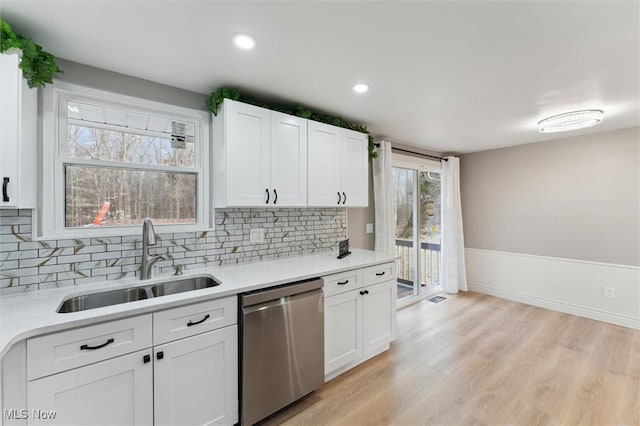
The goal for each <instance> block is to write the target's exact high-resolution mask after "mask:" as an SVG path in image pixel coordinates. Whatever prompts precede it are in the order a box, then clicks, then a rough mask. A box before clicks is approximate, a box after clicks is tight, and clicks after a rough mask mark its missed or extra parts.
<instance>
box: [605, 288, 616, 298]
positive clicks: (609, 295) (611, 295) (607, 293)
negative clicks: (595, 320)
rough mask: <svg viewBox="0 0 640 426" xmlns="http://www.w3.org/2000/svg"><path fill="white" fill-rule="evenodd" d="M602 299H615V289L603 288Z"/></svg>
mask: <svg viewBox="0 0 640 426" xmlns="http://www.w3.org/2000/svg"><path fill="white" fill-rule="evenodd" d="M604 297H606V298H607V299H615V298H616V288H615V287H608V286H605V287H604Z"/></svg>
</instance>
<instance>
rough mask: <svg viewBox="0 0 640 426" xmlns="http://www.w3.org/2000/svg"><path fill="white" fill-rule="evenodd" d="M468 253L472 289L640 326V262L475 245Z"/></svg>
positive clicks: (468, 271) (531, 303)
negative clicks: (609, 290)
mask: <svg viewBox="0 0 640 426" xmlns="http://www.w3.org/2000/svg"><path fill="white" fill-rule="evenodd" d="M465 256H466V263H467V284H468V286H469V290H471V291H476V292H478V293H484V294H489V295H492V296H497V297H502V298H504V299H509V300H515V301H518V302H523V303H527V304H529V305H535V306H540V307H543V308H548V309H553V310H556V311H560V312H566V313H569V314H574V315H578V316H581V317H585V318H591V319H595V320H599V321H605V322H608V323H611V324H617V325H621V326H624V327H629V328H634V329H640V268H639V267H636V266H627V265H615V264H609V263H597V262H587V261H582V260H574V259H561V258H555V257H545V256H535V255H528V254H520V253H508V252H500V251H492V250H481V249H474V248H467V249H465ZM605 287H613V288H614V289H615V298H614V299H609V298H605V297H604V291H605Z"/></svg>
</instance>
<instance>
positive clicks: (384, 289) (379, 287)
mask: <svg viewBox="0 0 640 426" xmlns="http://www.w3.org/2000/svg"><path fill="white" fill-rule="evenodd" d="M395 285H396V283H395V281H386V282H384V283H382V284H376V285H372V286H369V287H366V288H365V290H366V291H367V293H366V294H365V295H364V297H363V298H362V300H363V301H364V303H363V311H364V312H363V323H364V324H363V328H364V330H363V336H364V339H363V340H364V344H363V348H362V350H363V352H364V355H365V356H367V355H371V354H375V353H377V352H379V349H380V348H381V347H383V346H385V345H388V344H389V342H390V341H391V340H392V336H393V323H394V317H395V315H396V307H395V303H394V301H395V299H394V298H393V287H394V286H395Z"/></svg>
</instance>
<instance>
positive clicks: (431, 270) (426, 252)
mask: <svg viewBox="0 0 640 426" xmlns="http://www.w3.org/2000/svg"><path fill="white" fill-rule="evenodd" d="M413 250H414V248H413V241H412V240H396V256H398V260H397V261H396V263H397V269H398V283H401V284H409V285H411V286H413V280H414V262H415V261H414V259H415V253H414V251H413ZM420 250H421V252H420V284H421V285H423V286H432V285H438V284H439V283H440V244H434V243H424V242H422V243H420Z"/></svg>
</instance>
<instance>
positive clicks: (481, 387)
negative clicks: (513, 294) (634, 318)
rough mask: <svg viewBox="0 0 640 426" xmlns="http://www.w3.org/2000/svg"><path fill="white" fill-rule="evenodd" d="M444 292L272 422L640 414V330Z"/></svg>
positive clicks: (528, 420) (600, 421) (563, 419)
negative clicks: (360, 360)
mask: <svg viewBox="0 0 640 426" xmlns="http://www.w3.org/2000/svg"><path fill="white" fill-rule="evenodd" d="M446 296H447V300H445V301H443V302H441V303H438V304H434V303H431V302H427V301H424V302H420V303H418V304H416V305H413V306H410V307H408V308H405V309H402V310H400V311H399V312H398V339H397V340H396V341H395V342H394V343H393V344H392V348H391V349H390V350H389V351H387V352H385V353H383V354H381V355H379V356H377V357H375V358H373V359H371V360H369V361H368V362H366V363H364V364H362V365H361V366H359V367H357V368H355V369H353V370H351V371H349V372H347V373H345V374H343V375H342V376H340V377H338V378H336V379H334V380H332V381H331V382H329V383H327V384H325V385H324V386H323V387H322V388H320V389H319V390H317V391H316V392H315V393H314V394H312V395H310V396H309V397H307V398H306V399H304V400H302V401H300V402H299V403H298V404H297V405H294V406H292V407H290V408H289V409H288V410H286V411H284V412H283V413H280V414H279V415H277V416H276V417H274V418H272V419H271V420H270V421H268V422H267V424H269V425H279V424H287V425H387V424H398V425H415V424H429V425H467V424H469V425H470V424H478V425H483V424H484V425H500V424H510V425H537V424H550V425H578V424H580V425H638V424H640V391H639V382H640V332H638V331H635V330H630V329H627V328H623V327H618V326H614V325H609V324H605V323H602V322H598V321H592V320H588V319H584V318H580V317H576V316H572V315H567V314H562V313H559V312H554V311H549V310H545V309H541V308H536V307H533V306H528V305H524V304H520V303H516V302H511V301H508V300H503V299H498V298H495V297H491V296H484V295H481V294H477V293H471V292H469V293H465V294H460V295H455V296H452V295H446Z"/></svg>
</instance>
